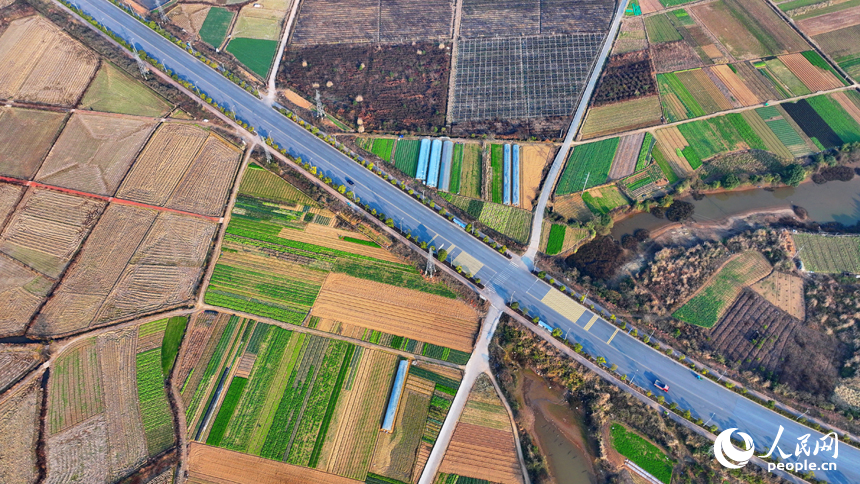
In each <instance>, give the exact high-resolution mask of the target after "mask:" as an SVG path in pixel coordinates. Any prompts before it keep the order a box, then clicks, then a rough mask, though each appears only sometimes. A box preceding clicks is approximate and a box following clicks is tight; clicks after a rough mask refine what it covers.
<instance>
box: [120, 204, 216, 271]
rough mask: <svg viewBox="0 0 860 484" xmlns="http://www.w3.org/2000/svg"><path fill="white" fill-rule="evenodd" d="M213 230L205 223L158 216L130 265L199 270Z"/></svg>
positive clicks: (179, 216)
mask: <svg viewBox="0 0 860 484" xmlns="http://www.w3.org/2000/svg"><path fill="white" fill-rule="evenodd" d="M216 228H217V225H216V224H214V223H212V222H209V221H208V220H204V219H200V218H197V217H188V216H185V215H179V214H176V213H171V212H161V213H160V214H159V215H158V217H157V218H156V220H155V223H154V224H152V229H150V231H149V233H148V234H146V237H145V238H144V239H143V241H142V242H141V243H140V247H139V248H138V249H137V252H135V254H134V256H132V258H131V261H130V263H131V264H150V265H158V266H171V267H172V266H184V267H199V266H201V265H202V264H203V262H204V261H205V260H206V253H207V251H208V250H209V244H210V242H211V241H212V236H214V235H215V229H216Z"/></svg>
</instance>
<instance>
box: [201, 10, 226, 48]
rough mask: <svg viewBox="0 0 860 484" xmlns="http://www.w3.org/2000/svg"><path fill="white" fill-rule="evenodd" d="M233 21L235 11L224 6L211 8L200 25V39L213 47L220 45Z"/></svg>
mask: <svg viewBox="0 0 860 484" xmlns="http://www.w3.org/2000/svg"><path fill="white" fill-rule="evenodd" d="M232 21H233V12H231V11H229V10H227V9H224V8H218V7H212V8H210V9H209V11H208V12H207V14H206V19H205V20H204V21H203V24H202V25H201V27H200V39H201V40H203V42H206V43H207V44H209V45H211V46H212V47H220V46H221V44H223V43H224V38H226V37H227V30H228V29H229V28H230V23H231V22H232Z"/></svg>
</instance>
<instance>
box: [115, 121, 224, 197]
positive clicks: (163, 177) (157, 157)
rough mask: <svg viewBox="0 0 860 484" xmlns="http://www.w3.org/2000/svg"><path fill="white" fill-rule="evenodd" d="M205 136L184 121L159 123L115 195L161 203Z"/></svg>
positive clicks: (201, 131)
mask: <svg viewBox="0 0 860 484" xmlns="http://www.w3.org/2000/svg"><path fill="white" fill-rule="evenodd" d="M208 136H209V134H208V133H207V132H206V131H204V130H202V129H200V128H198V127H196V126H191V125H187V124H175V123H164V124H162V125H161V126H159V127H158V129H156V131H155V134H154V135H153V136H152V138H151V139H150V140H149V143H147V145H146V147H145V148H144V149H143V152H141V154H140V156H139V157H138V158H137V161H136V162H135V163H134V166H133V167H132V168H131V171H130V172H129V173H128V176H126V177H125V180H123V183H122V185H121V186H120V187H119V190H118V191H117V197H118V198H125V199H127V200H134V201H136V202H141V203H147V204H150V205H158V206H162V205H164V204H165V203H166V202H167V200H168V198H169V197H170V194H171V193H173V190H174V189H175V188H176V185H177V184H179V180H180V178H181V177H182V175H184V174H185V172H186V171H187V170H188V167H189V166H190V165H191V162H192V161H194V158H195V157H196V156H197V153H198V152H199V151H200V148H201V147H202V146H203V143H204V142H205V141H206V138H207V137H208Z"/></svg>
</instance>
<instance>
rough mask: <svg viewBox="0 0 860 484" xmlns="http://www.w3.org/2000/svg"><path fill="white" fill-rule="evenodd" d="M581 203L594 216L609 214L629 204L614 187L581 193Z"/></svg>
mask: <svg viewBox="0 0 860 484" xmlns="http://www.w3.org/2000/svg"><path fill="white" fill-rule="evenodd" d="M582 201H583V202H585V205H586V206H588V209H589V210H591V211H592V212H594V213H596V214H604V213H609V212H611V211H612V210H614V209H616V208H618V207H621V206H623V205H627V204H628V203H630V201H629V200H627V197H625V196H624V194H623V193H621V190H619V189H618V187H616V186H615V185H610V186H607V187H603V188H599V189H595V190H592V191H589V192H583V194H582Z"/></svg>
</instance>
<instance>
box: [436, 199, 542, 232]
mask: <svg viewBox="0 0 860 484" xmlns="http://www.w3.org/2000/svg"><path fill="white" fill-rule="evenodd" d="M442 196H443V197H444V198H445V199H446V200H448V201H449V202H451V203H452V204H453V205H454V206H455V207H458V208H460V209H461V210H463V211H465V212H466V213H468V214H469V216H471V217H472V218H475V219H477V220H478V221H479V222H481V223H482V224H484V225H486V226H487V227H489V228H491V229H493V230H495V231H496V232H499V233H501V234H503V235H506V236H508V237H510V238H512V239H514V240H516V241H518V242H520V243H526V242H528V238H529V233H530V231H531V216H532V213H531V212H529V211H528V210H523V209H521V208H517V207H511V206H508V205H502V204H499V203H490V202H484V201H482V200H475V199H473V198H466V197H461V196H458V195H448V194H443V195H442Z"/></svg>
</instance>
